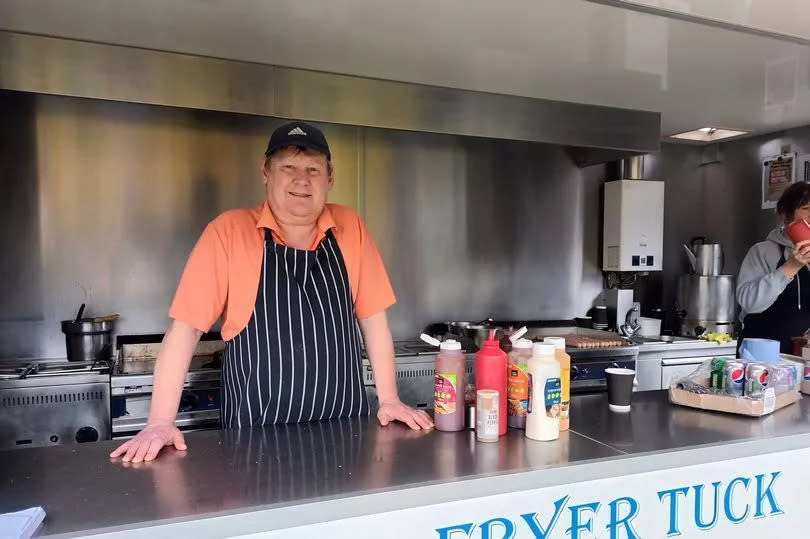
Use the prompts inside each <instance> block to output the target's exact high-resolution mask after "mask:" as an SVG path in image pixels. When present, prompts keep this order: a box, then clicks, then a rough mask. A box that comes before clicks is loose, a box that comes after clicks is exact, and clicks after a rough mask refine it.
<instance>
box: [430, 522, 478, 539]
mask: <svg viewBox="0 0 810 539" xmlns="http://www.w3.org/2000/svg"><path fill="white" fill-rule="evenodd" d="M473 528H475V524H473V523H472V522H469V523H467V524H456V525H455V526H448V527H447V528H437V529H436V533H438V534H439V539H454V538H456V537H458V535H456V534H455V533H454V532H462V533H464V537H469V536H470V533H471V532H472V531H473Z"/></svg>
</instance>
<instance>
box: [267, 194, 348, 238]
mask: <svg viewBox="0 0 810 539" xmlns="http://www.w3.org/2000/svg"><path fill="white" fill-rule="evenodd" d="M317 226H318V230H320V231H321V236H322V235H323V234H326V231H327V230H329V229H330V228H336V227H337V224H336V223H335V219H334V218H333V217H332V212H331V211H329V206H328V205H324V207H323V210H321V214H320V215H319V216H318V221H317ZM256 228H269V229H270V230H272V231H273V232H275V233H276V235H278V236H279V237H280V238H282V239H283V236H282V234H281V227H280V226H279V225H278V221H276V217H275V216H274V215H273V210H271V209H270V204H269V203H268V202H267V201H265V202H264V204H262V207H261V211H260V213H259V219H258V221H256ZM319 241H320V239H319Z"/></svg>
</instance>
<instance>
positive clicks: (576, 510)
mask: <svg viewBox="0 0 810 539" xmlns="http://www.w3.org/2000/svg"><path fill="white" fill-rule="evenodd" d="M599 505H600V504H599V502H594V503H583V504H582V505H572V506H571V507H569V508H568V510H569V511H571V527H570V528H568V529H567V530H565V532H566V533H567V534H569V535H570V536H571V539H579V532H580V531H581V530H587V531H589V532H591V533H593V516H589V517H588V520H587V521H585V522H580V521H579V517H580V513H581V512H582V511H584V510H588V511H591V512H592V513H593V514H594V515H596V512H597V511H599Z"/></svg>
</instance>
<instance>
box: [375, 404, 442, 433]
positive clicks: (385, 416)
mask: <svg viewBox="0 0 810 539" xmlns="http://www.w3.org/2000/svg"><path fill="white" fill-rule="evenodd" d="M377 419H378V420H379V421H380V425H382V426H383V427H384V426H386V425H387V424H389V423H390V422H391V421H402V422H403V423H405V424H406V425H408V426H409V427H411V428H412V429H413V430H421V429H432V428H433V421H431V419H430V416H429V415H427V414H426V413H425V412H424V411H422V410H414V409H413V408H411V407H410V406H408V405H406V404H403V403H402V402H401V401H398V400H397V401H393V402H381V403H380V409H379V410H377Z"/></svg>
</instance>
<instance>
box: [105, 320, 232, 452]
mask: <svg viewBox="0 0 810 539" xmlns="http://www.w3.org/2000/svg"><path fill="white" fill-rule="evenodd" d="M162 339H163V335H160V334H155V335H121V336H119V337H118V338H117V339H116V346H117V349H118V354H117V359H116V361H115V365H114V368H113V373H112V376H111V378H110V386H111V409H112V437H113V438H115V439H117V438H126V437H130V436H134V435H135V434H137V433H138V431H140V430H141V429H143V428H144V427H145V426H146V421H147V419H148V418H149V406H150V404H151V402H152V386H153V379H154V369H155V362H156V361H157V354H158V351H159V350H160V342H161V341H162ZM224 350H225V343H224V342H223V341H222V339H221V337H220V336H219V334H218V333H208V334H206V335H204V336H203V337H202V339H201V340H200V342H199V343H198V345H197V348H196V349H195V351H194V356H193V357H192V360H191V365H190V367H189V372H188V374H186V379H185V383H184V385H183V393H182V394H181V396H180V406H179V409H178V413H177V419H176V422H175V423H176V425H177V427H178V428H179V429H180V430H196V429H201V428H211V427H218V426H219V380H220V369H221V366H222V354H223V351H224Z"/></svg>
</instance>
